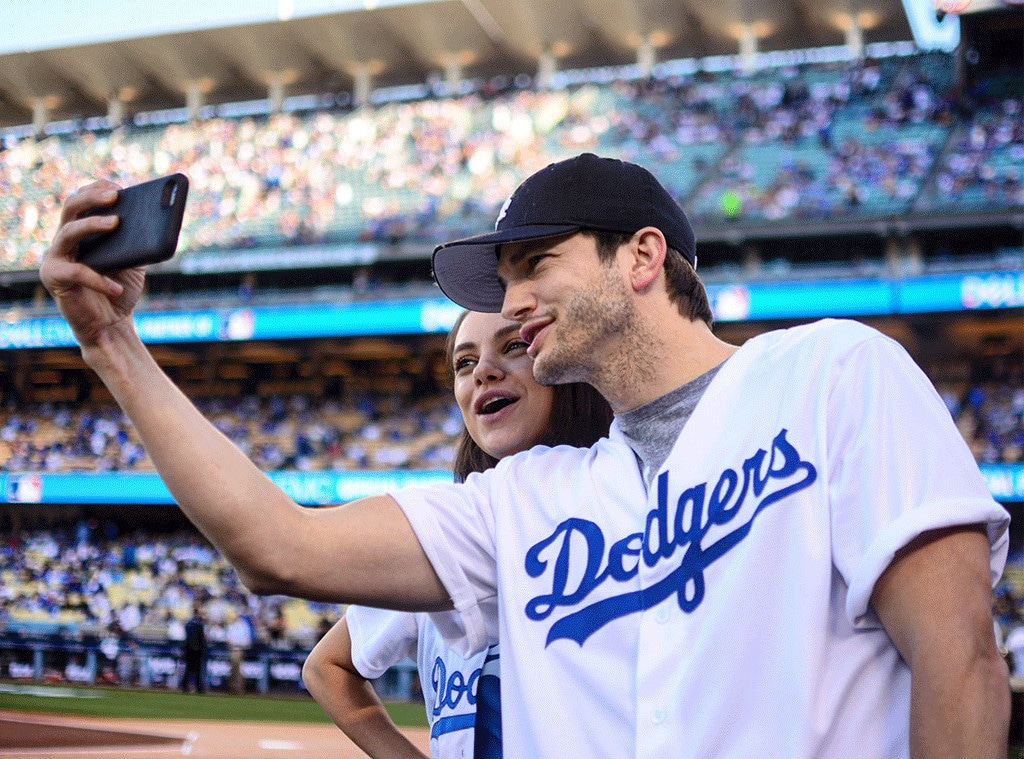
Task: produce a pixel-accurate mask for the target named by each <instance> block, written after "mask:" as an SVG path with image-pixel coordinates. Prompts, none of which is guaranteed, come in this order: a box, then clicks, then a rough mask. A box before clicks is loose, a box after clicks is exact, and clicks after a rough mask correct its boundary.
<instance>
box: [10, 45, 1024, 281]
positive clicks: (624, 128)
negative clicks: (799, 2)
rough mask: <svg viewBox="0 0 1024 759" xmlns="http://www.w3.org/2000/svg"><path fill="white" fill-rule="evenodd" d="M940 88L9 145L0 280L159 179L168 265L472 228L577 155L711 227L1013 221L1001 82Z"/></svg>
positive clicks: (369, 114)
mask: <svg viewBox="0 0 1024 759" xmlns="http://www.w3.org/2000/svg"><path fill="white" fill-rule="evenodd" d="M952 78H953V60H952V57H951V56H949V55H945V54H940V53H921V54H917V55H912V56H906V57H896V58H885V59H882V60H879V61H873V60H865V61H852V62H843V63H816V64H803V65H801V66H785V67H778V68H768V69H764V70H761V71H757V72H753V73H745V72H739V71H722V72H715V73H710V72H698V73H695V74H686V75H679V74H673V75H666V76H662V77H660V78H659V77H655V78H652V79H649V80H646V81H626V80H623V81H612V82H608V83H603V84H594V83H589V84H582V85H574V86H571V87H566V88H565V89H557V90H550V91H548V90H535V89H518V88H515V87H512V88H509V89H507V90H505V91H502V92H498V93H496V94H493V95H489V96H487V97H485V96H483V95H481V94H471V95H464V96H460V97H449V98H432V99H426V100H416V101H411V102H392V103H385V104H382V105H377V106H372V107H365V108H361V109H358V110H326V111H318V112H306V113H298V112H293V113H281V114H276V115H272V116H269V117H250V116H247V117H240V118H221V117H218V118H210V119H206V120H201V121H196V122H191V123H184V124H183V123H173V124H168V125H147V126H143V127H122V128H119V129H117V130H114V131H112V132H110V131H106V132H89V131H85V130H82V131H80V132H77V133H74V134H70V135H57V136H50V137H45V138H42V139H37V138H35V137H30V136H29V137H24V136H10V135H9V136H7V137H5V138H4V139H3V141H2V145H3V148H2V149H0V211H2V213H0V269H26V268H33V267H35V266H37V265H38V264H39V261H40V258H41V255H42V252H43V250H44V249H45V245H46V243H47V241H48V235H49V234H50V233H51V230H52V229H53V228H54V227H55V224H56V214H57V209H58V207H59V205H60V201H61V200H62V199H63V198H64V197H65V196H66V195H67V194H68V193H69V192H70V191H71V190H72V189H74V188H75V187H77V186H80V185H81V184H83V183H84V182H85V181H86V180H87V179H88V178H90V177H94V176H105V177H109V178H111V179H113V180H115V181H118V182H121V183H123V184H129V183H133V182H137V181H141V180H143V179H146V178H150V177H152V176H154V175H161V174H165V173H169V172H172V171H183V172H185V173H186V174H188V175H189V177H190V179H191V183H192V185H191V190H190V198H191V200H190V204H189V210H188V213H187V217H186V223H185V226H184V228H183V230H182V236H181V243H180V249H181V250H182V251H183V252H185V253H187V252H188V251H199V250H206V249H236V248H244V247H254V246H255V247H259V246H267V245H284V244H303V243H311V242H338V243H342V242H353V241H358V240H362V241H368V242H382V243H389V242H397V241H404V240H413V241H420V242H423V243H424V244H428V243H432V242H434V241H436V240H438V239H442V238H451V237H457V236H461V235H464V234H469V233H473V232H478V231H481V230H484V229H486V228H487V227H488V226H489V225H490V223H491V221H492V219H493V217H494V214H495V212H496V209H497V208H498V206H500V204H501V202H502V201H503V200H504V199H505V197H507V195H508V194H509V193H510V192H511V190H512V189H513V188H514V187H515V186H516V185H517V184H518V182H519V181H521V180H522V179H523V178H524V177H525V176H527V175H528V174H530V173H532V172H533V171H535V170H536V169H538V168H540V167H542V166H543V165H545V164H546V163H548V162H550V161H553V160H557V159H559V158H563V157H565V156H568V155H570V154H574V153H577V152H580V151H582V150H592V151H597V152H600V153H602V154H605V155H617V156H621V157H623V158H627V159H630V160H635V161H640V162H642V163H644V164H645V165H647V166H649V167H650V168H651V169H652V170H653V171H654V172H655V173H656V174H657V175H658V176H659V178H660V179H662V181H663V182H664V183H665V184H666V186H668V187H669V188H670V189H671V191H672V192H673V193H675V195H676V196H677V197H678V198H679V199H680V201H681V202H682V203H683V205H684V207H686V208H687V210H688V211H690V212H691V214H692V215H693V216H694V218H695V220H697V222H698V223H699V224H709V225H712V226H714V225H716V224H721V223H737V222H739V223H760V222H763V221H769V222H770V221H774V220H779V219H808V218H810V219H821V218H837V217H842V218H851V217H852V218H856V217H881V216H892V215H896V214H901V213H904V212H906V211H908V210H910V209H912V208H913V209H916V210H917V211H922V212H923V211H928V210H936V209H938V210H941V209H943V208H949V207H951V205H953V204H955V205H957V206H958V207H973V208H980V207H985V208H987V209H992V208H993V207H996V208H999V207H1003V208H1012V207H1019V206H1020V205H1021V204H1022V197H1021V193H1022V189H1021V188H1022V182H1021V173H1020V168H1019V167H1020V164H1021V158H1022V154H1024V125H1022V115H1021V102H1022V99H1024V98H1022V93H1020V92H1019V86H1018V87H1017V88H1016V89H1014V88H1013V86H1012V85H1007V86H1003V87H1001V88H998V89H996V88H993V87H991V86H988V87H987V90H986V91H987V92H989V94H988V96H987V99H986V100H985V101H983V102H982V103H981V104H980V105H978V106H977V108H976V110H975V109H972V107H971V101H970V100H969V99H966V98H964V99H961V100H960V101H957V102H955V103H954V102H951V100H950V98H949V97H948V94H947V92H948V88H949V86H950V83H951V81H952ZM954 106H955V107H954ZM960 112H963V115H960ZM936 162H938V164H939V170H938V171H937V172H936V171H935V168H936ZM933 175H934V176H933Z"/></svg>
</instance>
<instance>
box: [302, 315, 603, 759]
mask: <svg viewBox="0 0 1024 759" xmlns="http://www.w3.org/2000/svg"><path fill="white" fill-rule="evenodd" d="M526 348H527V345H526V343H525V342H523V341H522V340H521V339H520V337H519V325H518V324H517V323H516V322H512V321H508V320H506V319H504V318H503V317H501V316H500V315H499V314H481V313H471V312H463V313H462V314H461V315H460V316H459V318H458V319H457V320H456V322H455V326H454V327H453V328H452V331H451V333H450V334H449V336H448V341H447V350H446V359H447V365H448V367H449V369H450V371H451V375H452V378H453V381H454V385H455V397H456V399H457V400H458V403H459V408H460V409H461V411H462V416H463V419H464V420H465V427H464V429H463V432H462V435H461V437H460V439H459V450H458V454H457V457H456V465H455V479H456V481H457V482H461V481H463V480H465V478H466V477H467V476H468V475H469V474H470V473H471V472H482V471H485V470H487V469H490V468H491V467H493V466H494V465H495V464H496V463H497V462H498V460H499V459H501V458H504V457H505V456H510V455H513V454H515V453H518V452H520V451H524V450H526V449H528V448H532V447H533V446H534V445H540V444H544V445H574V446H590V445H592V444H593V443H595V442H596V441H597V440H598V439H599V438H601V437H604V436H605V435H607V433H608V426H609V424H610V423H611V418H612V414H611V408H610V407H609V406H608V403H607V401H605V400H604V399H603V398H602V397H601V396H600V395H599V394H598V393H597V391H596V390H594V389H593V388H592V387H590V386H589V385H585V384H582V383H574V384H568V385H557V386H555V387H544V386H542V385H539V384H537V382H536V380H534V378H533V361H532V360H531V359H530V357H529V356H528V355H527V354H526ZM510 400H511V402H512V403H511V404H510V403H509V401H510ZM508 405H514V408H515V410H514V411H505V409H506V408H507V407H508ZM406 656H411V657H413V658H416V659H417V661H418V665H419V673H420V682H421V685H422V690H423V693H424V696H425V700H426V706H427V719H428V721H429V722H430V724H431V727H432V729H431V741H430V745H431V754H432V755H433V756H434V757H435V759H438V758H439V757H443V756H470V755H474V756H480V757H484V756H486V757H492V756H501V752H500V747H501V737H500V735H501V734H500V721H498V720H496V719H494V718H493V717H492V713H491V712H489V710H488V708H487V705H491V704H495V705H496V704H497V693H498V678H497V672H498V646H492V647H491V648H490V649H489V650H487V651H483V652H481V653H479V654H477V655H476V656H474V657H472V658H470V659H468V660H467V659H464V658H463V657H461V656H460V655H459V654H457V653H456V652H454V651H452V650H451V649H449V648H448V646H447V645H446V644H445V643H444V640H443V638H442V637H441V634H440V633H439V632H438V630H437V628H436V627H435V626H434V622H433V621H432V620H431V618H430V617H429V616H428V615H427V614H424V613H419V614H409V613H404V612H394V611H385V610H381V609H370V608H363V607H358V606H353V607H349V610H348V612H347V614H346V615H345V617H343V618H342V619H341V621H340V622H338V624H337V625H335V626H334V628H333V629H332V630H331V631H330V632H329V633H328V634H327V635H326V636H325V637H324V639H323V640H321V641H320V643H318V644H317V646H316V647H315V648H314V649H313V651H312V653H311V654H310V655H309V658H308V659H307V660H306V664H305V666H304V667H303V670H302V676H303V680H304V681H305V683H306V687H307V688H308V689H309V692H310V693H311V694H312V695H313V696H314V697H315V698H316V699H317V701H318V702H319V703H320V705H321V706H323V708H324V710H325V711H326V712H327V713H328V714H329V715H331V718H332V719H333V720H334V722H335V724H337V725H338V727H340V728H341V729H342V730H344V731H345V733H346V734H347V735H348V736H349V737H350V738H351V739H352V740H353V741H354V742H355V743H356V744H357V745H358V746H359V747H360V748H362V749H363V750H364V751H366V752H367V753H368V754H370V755H371V756H378V755H383V753H384V752H385V750H386V748H387V747H392V748H393V749H394V750H395V752H396V753H398V752H399V751H400V750H404V751H410V752H415V751H416V749H415V748H414V747H413V746H412V744H411V743H409V741H408V739H407V738H406V737H405V736H404V735H402V734H401V733H400V732H399V731H398V730H397V728H395V726H394V723H392V721H391V719H390V717H389V716H388V714H387V712H386V711H385V709H384V706H383V705H382V704H381V703H380V700H379V699H378V698H377V696H376V694H375V693H374V690H373V688H372V686H371V685H370V684H369V682H368V679H375V678H377V677H380V676H381V675H382V674H383V673H384V671H385V670H387V668H388V667H390V666H392V665H394V664H396V663H397V662H398V661H399V660H400V659H402V658H404V657H406ZM481 670H482V671H481ZM442 672H443V673H445V676H446V677H447V680H446V681H439V677H442V676H441V675H440V673H442ZM453 677H461V678H462V680H461V682H462V683H466V684H472V683H477V686H476V688H475V690H474V689H473V686H472V685H469V686H468V687H469V688H470V691H469V692H467V693H465V694H463V695H462V696H459V695H456V696H454V697H450V696H449V694H448V693H446V688H445V685H446V683H452V682H455V681H454V680H452V678H453ZM452 692H454V691H452ZM473 698H475V703H476V705H477V708H479V711H477V710H476V709H475V708H474V701H473ZM474 712H476V714H475V715H474ZM455 715H465V716H463V717H462V718H461V719H451V718H452V717H453V716H455ZM474 717H475V727H476V731H475V732H476V745H477V747H478V750H477V752H476V753H474V752H473V743H474V731H473V730H470V728H471V727H473V726H474V721H473V718H474ZM460 746H461V747H462V748H461V749H460V748H459V747H460Z"/></svg>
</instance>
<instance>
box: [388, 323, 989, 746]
mask: <svg viewBox="0 0 1024 759" xmlns="http://www.w3.org/2000/svg"><path fill="white" fill-rule="evenodd" d="M394 495H395V498H396V499H397V500H398V502H399V503H400V504H401V506H402V508H403V510H404V511H405V513H406V515H407V516H408V518H409V519H410V521H411V523H412V525H413V528H414V530H415V531H416V534H417V536H418V537H419V540H420V542H421V543H422V544H423V547H424V549H425V550H426V552H427V554H428V556H429V557H430V560H431V562H432V563H433V565H434V568H435V570H436V571H437V572H438V574H439V576H440V577H441V579H442V581H443V582H444V584H445V586H446V587H447V589H448V590H449V592H450V593H451V596H452V599H453V601H454V604H455V608H456V618H457V619H458V620H459V622H460V630H459V631H457V632H458V634H457V635H452V631H450V630H446V632H447V633H448V634H449V636H450V638H449V640H450V641H451V642H452V643H453V644H458V645H459V646H461V647H463V649H464V650H466V651H471V650H480V649H482V648H483V647H484V646H485V645H487V643H488V642H494V641H495V640H496V639H497V638H498V637H499V636H500V639H501V647H502V649H503V651H504V656H503V657H502V665H501V666H502V671H501V674H502V726H503V731H504V741H505V747H506V755H507V756H516V757H519V756H523V757H525V756H529V757H565V756H587V757H624V756H630V757H645V758H649V759H661V758H662V757H667V756H672V757H680V758H684V759H685V758H689V759H707V757H729V758H730V759H741V758H743V757H757V759H770V758H771V757H778V758H779V759H797V758H800V757H843V756H857V757H866V758H870V759H873V758H876V757H885V758H886V759H889V758H895V757H900V758H903V757H907V756H908V755H909V747H908V742H909V741H908V737H909V703H910V671H909V669H908V668H907V666H906V664H905V663H904V662H903V661H902V659H901V658H900V656H899V654H898V652H897V650H896V648H895V647H894V646H893V644H892V642H891V641H890V639H889V637H888V635H886V633H885V631H884V630H883V629H882V628H881V625H880V623H879V621H878V619H877V618H876V617H875V615H874V613H873V612H872V610H871V609H870V608H869V601H870V598H871V593H872V589H873V588H874V585H875V582H876V580H877V579H878V578H879V576H880V575H881V574H882V573H883V572H884V570H885V569H886V568H887V567H888V565H889V563H890V562H891V560H892V558H893V555H894V553H895V552H896V551H897V550H898V549H899V548H901V547H902V546H904V545H906V544H907V543H908V542H910V541H911V540H912V539H913V538H914V537H915V536H917V535H919V534H920V533H922V532H924V531H926V530H929V529H933V528H941V527H947V526H954V525H966V524H973V523H984V524H985V525H986V526H987V528H988V535H989V540H990V545H991V559H990V563H991V572H992V581H993V583H995V582H996V581H997V580H998V578H999V575H1000V574H1001V572H1002V568H1003V564H1004V562H1005V557H1006V550H1007V542H1008V536H1007V526H1008V522H1009V517H1008V515H1007V513H1006V512H1005V510H1004V509H1003V508H1002V507H1001V506H999V504H997V503H996V502H995V501H993V500H992V498H991V496H990V494H989V492H988V490H987V489H986V487H985V483H984V481H983V480H982V478H981V475H980V472H979V471H978V467H977V465H976V463H975V462H974V460H973V458H972V457H971V454H970V452H969V451H968V449H967V446H966V445H965V444H964V442H963V439H962V438H961V437H960V435H959V434H958V432H957V431H956V428H955V427H954V425H953V421H952V419H951V418H950V415H949V413H948V411H947V410H946V408H945V406H944V405H943V404H942V401H941V400H940V398H939V396H938V394H937V393H936V392H935V390H934V388H933V387H932V385H931V383H930V382H929V381H928V379H927V378H926V377H925V376H924V374H923V373H922V372H921V371H920V370H919V369H918V368H917V366H916V365H915V364H914V363H913V361H912V360H911V359H910V357H909V356H908V355H907V354H906V352H905V351H904V350H903V349H902V347H901V346H900V345H899V344H898V343H896V342H894V341H892V340H890V339H889V338H887V337H885V336H883V335H881V334H879V333H878V332H876V331H875V330H872V329H870V328H868V327H865V326H863V325H861V324H858V323H856V322H849V321H833V320H826V321H822V322H817V323H815V324H812V325H807V326H803V327H796V328H793V329H789V330H781V331H777V332H772V333H768V334H764V335H761V336H759V337H756V338H753V339H751V340H749V341H748V342H747V343H746V344H744V345H743V346H742V347H741V348H740V349H739V350H738V351H737V352H736V353H735V354H734V355H733V356H732V357H731V358H730V359H729V360H728V361H727V362H726V363H725V364H724V365H723V366H722V367H721V369H720V370H719V372H718V375H717V376H716V377H715V378H714V380H713V381H712V382H711V384H710V385H709V387H708V388H707V390H706V391H705V393H704V396H703V397H702V398H701V400H700V402H699V403H698V405H697V407H696V408H695V409H694V412H693V415H692V416H691V417H690V419H689V421H688V422H687V423H686V425H685V426H684V427H683V430H682V432H681V433H680V435H679V438H678V439H677V441H676V443H675V446H674V447H673V449H672V452H671V453H670V454H669V456H668V459H667V460H666V462H665V463H664V465H663V466H662V467H661V469H660V470H659V472H658V475H657V476H656V478H655V479H654V482H653V485H652V487H651V488H650V490H649V491H648V488H647V487H646V485H645V483H644V481H643V479H642V477H641V474H640V470H639V466H638V464H637V460H636V457H635V455H634V454H633V451H632V450H631V449H630V448H629V447H628V446H627V445H626V444H625V442H624V440H623V439H622V437H621V434H620V433H619V432H618V428H617V423H616V424H613V426H612V431H611V435H610V439H607V440H602V441H599V442H598V443H597V444H596V445H595V446H594V447H593V448H591V449H589V450H584V449H575V448H567V447H559V448H554V449H546V448H536V449H533V450H531V451H527V452H525V453H522V454H519V455H517V456H513V457H509V458H506V459H504V460H503V461H501V462H500V463H499V464H498V466H497V467H496V468H495V469H494V470H492V471H490V472H485V473H483V474H479V475H471V476H470V477H469V479H468V480H467V482H466V483H465V484H464V485H462V486H459V485H450V486H449V485H442V486H438V487H434V488H429V489H428V488H422V489H414V490H407V491H403V492H398V493H395V494H394Z"/></svg>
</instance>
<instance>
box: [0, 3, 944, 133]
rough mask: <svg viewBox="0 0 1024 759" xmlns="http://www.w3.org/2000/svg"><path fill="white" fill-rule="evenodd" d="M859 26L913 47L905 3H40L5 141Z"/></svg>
mask: <svg viewBox="0 0 1024 759" xmlns="http://www.w3.org/2000/svg"><path fill="white" fill-rule="evenodd" d="M908 1H910V2H916V0H908ZM926 1H927V2H928V3H930V2H931V0H926ZM30 7H31V8H32V10H28V9H29V8H30ZM48 9H49V10H51V11H52V13H48V12H47V10H48ZM76 9H77V10H76ZM115 12H116V13H115ZM125 14H128V15H127V16H125ZM133 14H134V15H133ZM852 24H856V29H858V30H860V32H861V33H862V35H863V36H862V39H863V41H864V42H865V43H871V42H894V41H904V40H910V39H912V38H913V32H912V29H911V25H910V23H909V22H908V16H907V12H906V10H905V9H904V2H903V0H768V1H767V2H765V1H764V0H713V2H707V0H434V1H431V2H409V0H333V2H329V1H328V0H249V1H248V2H242V0H228V1H226V2H220V3H182V2H180V0H178V1H175V2H170V1H169V0H161V1H160V2H156V0H150V2H140V3H124V2H115V0H89V2H83V1H81V0H79V1H78V2H76V1H74V0H37V2H35V3H32V4H29V5H26V6H25V11H24V12H23V13H12V14H9V15H7V16H6V17H5V19H4V26H5V27H6V29H7V31H0V126H4V125H16V124H26V123H30V122H33V121H36V122H38V121H39V120H40V119H41V118H44V117H45V119H49V120H61V119H68V118H78V117H88V116H103V115H105V114H107V113H108V109H109V108H110V107H111V105H110V104H111V102H114V103H123V104H124V105H123V108H124V109H126V110H127V111H128V112H131V111H136V110H152V109H158V108H173V107H182V106H184V105H185V103H186V99H187V98H188V97H189V93H191V97H192V98H193V99H195V98H200V99H201V100H202V101H203V102H207V103H219V102H231V101H239V100H249V99H257V98H266V97H268V92H270V91H271V89H272V88H274V87H276V88H277V89H276V92H278V93H281V92H285V93H286V94H288V95H295V94H309V93H324V92H345V91H352V90H353V88H358V86H359V82H360V81H361V82H362V84H363V86H364V87H365V86H366V84H367V82H368V81H369V82H371V83H372V86H374V87H376V86H391V85H398V84H410V83H421V82H424V81H425V80H426V79H427V78H428V77H429V76H430V75H432V74H433V75H435V76H441V77H445V76H447V77H451V76H460V75H462V76H473V77H480V76H483V77H489V76H492V75H496V74H505V75H510V74H516V73H522V72H524V73H527V74H531V75H532V74H536V73H537V72H538V70H539V69H540V68H541V67H543V66H545V65H546V66H548V67H551V66H552V65H553V66H556V67H557V68H559V69H566V68H579V67H584V66H595V65H620V64H628V63H634V62H636V61H638V59H639V58H640V57H643V56H646V57H647V60H648V61H649V60H651V56H652V55H653V57H654V58H655V59H656V60H669V59H675V58H690V57H703V56H709V55H723V54H725V55H732V54H736V53H738V52H740V49H741V46H744V45H745V46H746V50H748V51H749V50H751V49H753V47H755V46H756V49H757V50H760V51H773V50H793V49H801V48H810V47H819V46H829V45H842V44H844V43H847V42H848V41H849V40H848V36H847V35H848V34H849V32H848V30H849V29H850V28H851V25H852ZM117 107H121V106H117Z"/></svg>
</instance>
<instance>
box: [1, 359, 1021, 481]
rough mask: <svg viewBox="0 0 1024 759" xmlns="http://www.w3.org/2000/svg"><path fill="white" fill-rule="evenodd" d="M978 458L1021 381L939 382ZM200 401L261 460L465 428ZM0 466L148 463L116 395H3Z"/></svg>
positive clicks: (445, 454)
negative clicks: (104, 399)
mask: <svg viewBox="0 0 1024 759" xmlns="http://www.w3.org/2000/svg"><path fill="white" fill-rule="evenodd" d="M940 393H941V395H942V397H943V399H944V400H945V402H946V406H947V408H948V409H949V411H950V414H951V415H952V416H953V418H954V420H955V421H956V425H957V428H958V429H959V430H960V432H961V434H962V435H963V437H964V440H966V441H967V444H968V445H969V446H970V448H971V450H972V451H973V453H974V456H975V458H976V460H977V461H978V462H979V463H986V464H992V463H1006V464H1012V463H1016V462H1019V461H1022V460H1024V382H1022V381H1021V380H1020V379H1019V378H1013V379H1010V380H1008V381H1007V382H1004V383H982V384H975V385H972V386H971V387H969V388H967V389H966V390H958V389H956V388H953V387H952V386H949V387H940ZM197 404H198V405H199V406H200V408H201V409H202V410H203V412H204V413H205V414H206V415H207V416H208V417H209V418H210V419H211V420H213V422H214V424H215V425H216V426H217V427H218V428H219V429H220V430H221V431H222V432H223V433H224V434H225V435H227V436H228V437H229V438H230V439H231V440H232V441H233V442H234V443H235V444H236V445H237V446H238V447H239V448H241V449H242V450H243V451H244V452H245V453H246V454H247V455H248V456H249V457H250V458H251V459H252V460H253V461H254V462H256V464H257V465H258V466H260V468H261V469H263V470H264V471H275V470H285V469H293V470H299V471H320V470H341V471H344V470H373V471H386V470H390V469H448V468H450V466H451V463H452V460H453V456H454V447H455V441H456V438H457V436H458V434H459V432H460V430H461V429H462V421H461V417H460V415H459V412H458V408H457V406H455V404H454V402H453V401H452V400H451V398H450V397H449V395H448V394H445V393H441V394H436V395H432V396H428V397H426V398H420V399H416V400H412V399H411V398H409V397H406V396H402V395H395V394H372V393H364V394H359V395H357V396H355V397H354V398H353V399H352V400H350V401H346V402H342V401H340V400H338V399H332V398H326V399H318V398H313V397H310V396H307V395H291V396H272V397H269V398H259V397H257V396H243V397H218V398H209V399H206V398H204V399H198V400H197ZM0 469H2V470H3V471H9V472H26V471H36V472H55V471H152V469H153V467H152V464H151V462H150V461H149V459H148V457H147V456H146V452H145V450H144V449H143V447H142V445H141V444H140V443H139V442H138V438H137V436H136V435H135V432H134V430H133V429H132V427H131V426H130V424H129V423H128V422H127V420H126V419H125V417H124V416H123V414H122V413H121V412H120V411H119V410H118V409H117V407H116V406H113V405H101V404H95V403H92V404H74V405H70V404H63V403H41V404H32V405H26V404H22V403H10V404H8V405H7V406H6V407H5V408H3V409H0Z"/></svg>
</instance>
